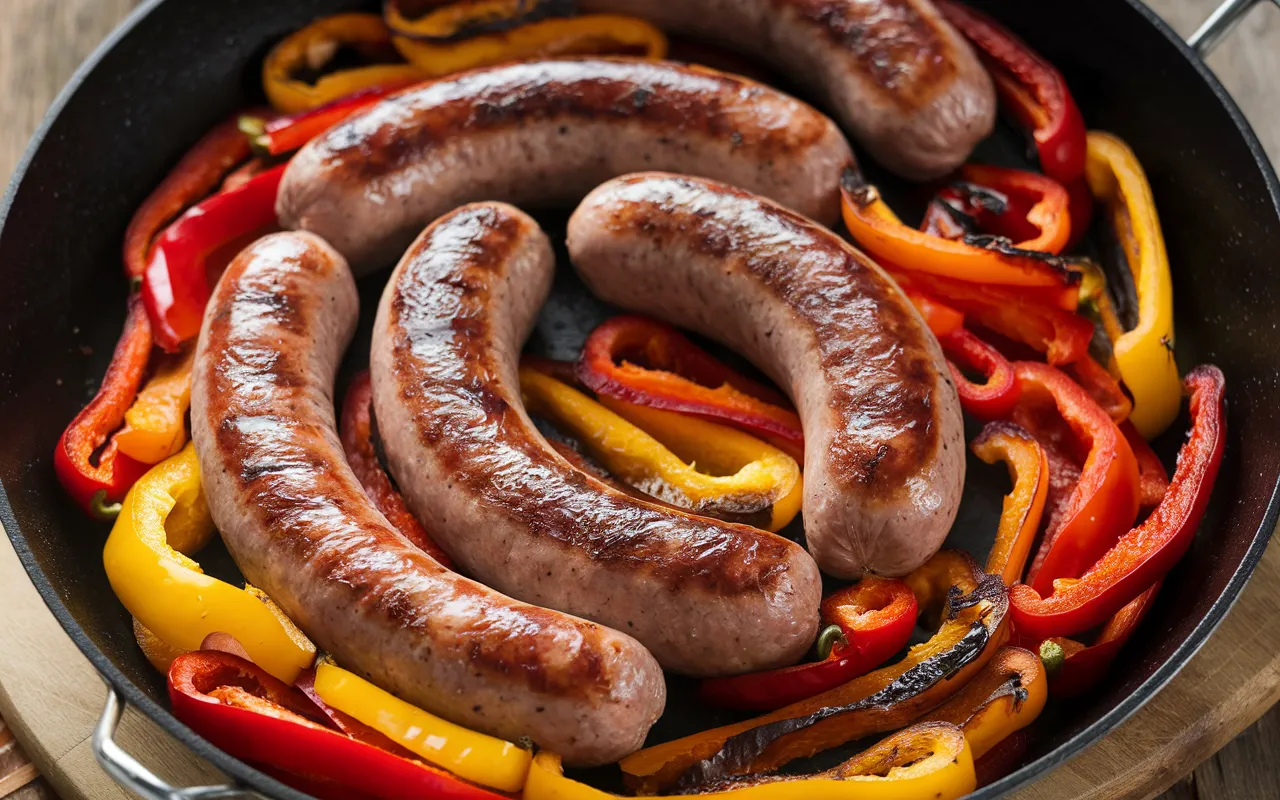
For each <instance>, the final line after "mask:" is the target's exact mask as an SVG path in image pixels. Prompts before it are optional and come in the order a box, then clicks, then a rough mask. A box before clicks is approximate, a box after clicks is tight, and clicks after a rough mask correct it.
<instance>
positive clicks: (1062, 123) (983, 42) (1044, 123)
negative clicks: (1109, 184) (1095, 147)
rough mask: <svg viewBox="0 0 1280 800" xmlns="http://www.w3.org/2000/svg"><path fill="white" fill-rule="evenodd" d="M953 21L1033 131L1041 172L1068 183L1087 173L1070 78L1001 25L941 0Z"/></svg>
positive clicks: (1006, 101) (1013, 109)
mask: <svg viewBox="0 0 1280 800" xmlns="http://www.w3.org/2000/svg"><path fill="white" fill-rule="evenodd" d="M937 6H938V10H939V11H941V12H942V14H943V15H944V16H945V17H946V18H947V21H948V22H950V23H951V24H952V25H955V26H956V28H957V29H958V30H959V31H960V32H961V33H962V34H964V35H965V37H966V38H967V39H968V40H969V41H970V42H972V43H973V44H974V47H975V48H976V49H977V51H978V57H979V58H981V59H982V63H983V65H984V66H986V68H987V71H988V72H989V73H991V78H992V80H994V81H995V84H996V92H997V94H999V95H1000V101H1001V102H1002V103H1003V104H1004V105H1005V107H1006V108H1007V109H1008V110H1009V111H1010V112H1011V113H1012V114H1013V116H1014V117H1015V118H1016V119H1017V120H1018V122H1020V123H1021V124H1022V125H1024V126H1025V127H1026V128H1028V129H1029V130H1030V131H1031V134H1032V136H1033V138H1034V139H1035V143H1036V150H1037V152H1038V153H1039V155H1040V168H1041V169H1042V170H1044V173H1045V174H1046V175H1048V176H1050V177H1052V178H1056V179H1057V180H1059V181H1062V182H1063V183H1068V182H1070V181H1071V180H1073V179H1075V178H1078V177H1079V176H1080V173H1081V171H1083V170H1084V161H1085V128H1084V118H1083V117H1082V116H1081V115H1080V109H1079V108H1078V107H1077V106H1076V102H1075V100H1074V99H1073V98H1072V97H1071V92H1070V90H1068V89H1067V82H1066V79H1064V78H1063V77H1062V73H1061V72H1059V71H1058V70H1057V68H1055V67H1054V66H1053V65H1052V64H1050V63H1049V62H1048V61H1046V60H1045V59H1044V58H1042V57H1041V56H1040V55H1039V54H1038V53H1036V52H1035V51H1034V50H1032V49H1031V48H1030V47H1028V46H1027V44H1026V43H1025V42H1023V41H1022V40H1021V39H1019V38H1018V37H1017V36H1015V35H1014V34H1013V33H1012V32H1011V31H1009V30H1008V29H1007V28H1005V27H1004V26H1002V25H1001V24H1000V23H998V22H996V21H995V20H993V19H991V18H990V17H988V16H987V15H986V14H983V13H982V12H981V11H978V10H977V9H975V8H974V7H973V6H970V5H964V4H962V3H958V2H955V0H938V3H937Z"/></svg>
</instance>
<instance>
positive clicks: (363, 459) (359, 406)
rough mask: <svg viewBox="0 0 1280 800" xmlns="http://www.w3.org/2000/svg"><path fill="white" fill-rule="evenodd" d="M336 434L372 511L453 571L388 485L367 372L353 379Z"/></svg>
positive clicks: (440, 550) (448, 562)
mask: <svg viewBox="0 0 1280 800" xmlns="http://www.w3.org/2000/svg"><path fill="white" fill-rule="evenodd" d="M339 431H340V438H341V439H342V451H343V453H344V454H345V455H346V456H347V464H348V465H350V467H351V471H352V472H354V473H355V474H356V480H358V481H360V486H361V487H363V488H364V493H365V494H366V495H368V497H369V500H370V501H371V502H372V503H373V505H374V507H375V508H377V509H378V511H380V512H382V516H384V517H386V518H387V522H390V523H391V527H393V528H395V529H396V530H398V531H400V534H401V535H402V536H404V538H406V539H408V540H409V541H410V542H412V543H413V544H415V545H417V546H418V548H419V549H420V550H422V551H423V552H425V553H426V554H427V555H429V556H431V557H432V558H434V559H435V560H436V561H438V562H440V564H441V565H443V566H445V567H448V568H449V569H453V560H452V559H450V558H449V556H448V554H447V553H445V552H444V550H443V549H441V547H440V545H438V544H436V542H435V540H434V539H432V538H431V535H430V534H428V533H427V530H426V528H424V527H422V523H421V522H418V518H417V517H415V516H414V515H413V514H412V513H411V512H410V511H409V507H408V506H407V505H405V502H404V497H403V496H402V495H401V494H400V492H399V491H397V490H396V487H395V486H394V485H393V484H392V483H391V477H390V476H389V475H387V471H386V470H385V469H383V468H382V462H380V461H379V460H378V451H377V448H376V447H375V446H374V444H373V385H372V384H371V383H370V381H369V373H368V372H367V371H366V372H361V373H360V374H359V375H356V376H355V377H354V378H352V380H351V385H350V386H349V387H348V388H347V396H346V398H345V399H344V400H343V401H342V422H341V424H340V425H339Z"/></svg>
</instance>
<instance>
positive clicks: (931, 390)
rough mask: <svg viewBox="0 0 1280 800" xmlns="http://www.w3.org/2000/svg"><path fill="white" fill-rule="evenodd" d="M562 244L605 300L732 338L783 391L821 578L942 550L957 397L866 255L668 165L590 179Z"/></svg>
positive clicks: (957, 485) (956, 493) (955, 503)
mask: <svg viewBox="0 0 1280 800" xmlns="http://www.w3.org/2000/svg"><path fill="white" fill-rule="evenodd" d="M568 240H569V256H570V258H571V259H572V260H573V264H574V268H575V269H577V271H578V274H579V275H581V276H582V279H583V280H584V281H585V282H586V284H587V286H588V287H589V288H590V289H591V290H592V291H593V292H594V293H595V294H596V295H597V296H598V297H600V298H601V299H603V300H604V301H605V302H608V303H613V304H615V305H618V306H621V307H623V308H626V309H628V310H633V311H639V312H642V313H645V314H650V315H652V316H655V317H658V318H660V319H664V320H666V321H668V322H670V323H672V324H674V325H680V326H682V327H685V328H689V329H692V330H694V331H696V332H698V333H701V334H703V335H705V336H708V337H710V338H712V339H716V340H718V341H720V342H722V343H724V344H726V345H727V346H729V347H731V348H733V349H734V350H735V351H737V352H739V353H741V354H743V355H744V356H746V357H747V358H749V359H751V361H752V362H754V363H755V364H756V366H758V367H760V368H761V369H762V370H764V371H765V372H766V373H767V374H768V375H769V376H770V377H772V378H773V379H774V380H775V381H776V382H777V383H778V385H779V386H781V387H782V388H783V389H784V390H785V391H786V392H787V393H788V394H789V395H790V396H791V399H792V401H793V402H794V403H795V404H796V408H797V410H798V412H799V413H800V417H801V422H802V424H803V427H804V438H805V465H804V466H805V469H804V489H805V499H804V511H803V518H804V526H805V538H806V540H807V542H808V546H809V550H810V552H811V553H813V555H814V558H816V559H817V561H818V565H819V566H820V567H822V570H823V571H824V572H826V573H829V574H832V575H836V576H839V577H842V578H856V577H858V576H860V575H861V574H863V573H864V572H874V573H877V574H881V575H903V574H906V573H907V572H909V571H911V570H912V569H914V568H915V567H917V566H919V565H920V564H922V563H924V562H925V561H926V560H927V559H928V558H929V556H931V555H932V554H933V553H934V552H936V551H937V550H938V548H939V547H940V546H941V545H942V542H943V540H944V539H945V538H946V536H947V532H948V530H949V529H950V527H951V523H952V521H953V520H954V519H955V515H956V510H957V508H958V507H959V503H960V493H961V489H962V486H963V483H964V466H965V465H964V439H963V436H964V426H963V422H962V419H961V416H960V406H959V400H958V398H957V395H956V390H955V386H954V385H953V384H952V382H951V377H950V373H949V372H948V370H947V368H946V365H945V362H944V361H943V358H942V353H941V350H940V348H939V346H938V343H937V341H936V340H935V339H934V337H933V334H931V333H930V332H929V330H928V328H926V327H925V325H924V322H923V321H922V320H921V319H920V317H919V315H918V314H917V313H916V311H915V309H914V307H913V306H912V305H911V302H910V301H909V300H908V299H907V298H906V297H905V296H904V295H903V294H902V293H901V291H899V289H898V288H897V285H896V284H894V283H893V281H892V280H890V279H889V277H888V276H887V275H885V273H884V272H883V271H882V270H881V269H880V268H879V267H878V266H877V265H876V264H875V263H874V262H872V261H871V259H869V258H868V257H866V256H865V255H863V254H862V253H861V252H860V251H858V250H856V249H854V248H853V247H852V246H850V245H849V244H848V243H846V242H845V241H844V240H842V239H841V238H840V237H838V236H836V235H835V234H833V233H831V232H830V231H828V230H827V229H826V228H823V227H821V226H819V225H816V224H814V223H813V222H812V221H810V220H807V219H805V218H803V217H801V216H799V215H797V214H795V213H793V212H791V211H788V210H786V209H784V208H782V207H780V206H778V205H777V204H776V203H773V202H770V201H769V200H766V199H764V198H762V197H757V196H753V195H751V194H749V193H747V192H743V191H741V190H739V189H734V188H732V187H729V186H726V185H724V184H719V183H715V182H714V181H707V180H702V179H698V178H691V177H687V176H680V175H670V174H665V173H642V174H637V175H628V176H624V177H622V178H618V179H616V180H612V181H609V182H608V183H605V184H603V185H602V186H600V187H599V188H597V189H596V190H595V191H593V192H592V193H591V194H590V195H588V196H587V198H586V199H585V200H583V201H582V205H580V206H579V207H578V208H577V210H576V211H574V213H573V216H572V217H571V218H570V220H569V233H568Z"/></svg>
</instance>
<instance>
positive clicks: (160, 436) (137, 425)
mask: <svg viewBox="0 0 1280 800" xmlns="http://www.w3.org/2000/svg"><path fill="white" fill-rule="evenodd" d="M195 352H196V349H195V348H194V347H190V348H188V349H187V351H186V352H185V353H181V354H179V355H178V356H177V357H175V358H168V359H166V360H165V361H164V362H163V363H162V364H161V366H160V367H159V368H158V369H157V370H156V374H155V375H153V376H151V379H150V380H148V381H147V384H146V386H144V387H142V391H140V392H138V396H137V398H135V399H134V401H133V405H131V406H129V410H128V411H126V412H125V413H124V427H123V428H121V429H120V432H119V433H117V434H116V436H115V442H116V447H118V448H119V449H120V452H121V453H124V454H125V455H127V456H129V457H130V458H132V459H134V460H136V461H141V462H142V463H143V464H159V463H160V462H161V461H164V460H165V459H166V458H168V457H169V456H171V455H173V454H174V453H176V452H178V451H179V450H181V449H182V445H184V444H186V442H187V420H186V417H187V406H189V405H191V366H192V364H193V363H194V361H195ZM178 549H180V550H181V549H182V548H178Z"/></svg>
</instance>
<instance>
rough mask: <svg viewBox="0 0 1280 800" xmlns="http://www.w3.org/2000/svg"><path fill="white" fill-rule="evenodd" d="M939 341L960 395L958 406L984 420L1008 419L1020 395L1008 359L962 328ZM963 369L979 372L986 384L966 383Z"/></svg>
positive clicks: (967, 380) (966, 379)
mask: <svg viewBox="0 0 1280 800" xmlns="http://www.w3.org/2000/svg"><path fill="white" fill-rule="evenodd" d="M938 342H939V343H940V344H941V345H942V352H943V353H945V354H946V356H947V359H948V360H947V366H948V367H949V368H950V369H951V377H952V379H953V380H954V381H955V384H956V393H957V394H959V395H960V407H961V408H962V409H964V411H965V412H966V413H968V414H972V415H973V416H975V417H977V418H978V419H983V420H991V419H999V418H1001V417H1005V416H1008V414H1009V412H1011V411H1012V410H1013V407H1014V405H1015V404H1016V403H1017V402H1018V395H1019V393H1020V388H1019V385H1018V381H1017V379H1016V378H1015V376H1014V374H1013V365H1012V364H1010V363H1009V360H1008V359H1007V358H1005V357H1004V356H1003V355H1001V353H1000V351H999V350H997V349H995V348H994V347H992V346H991V345H989V344H987V343H986V342H984V341H982V340H981V339H979V338H978V337H977V336H974V335H973V334H972V333H970V332H969V331H967V330H965V329H964V328H961V329H960V330H958V331H954V332H952V333H950V334H948V335H946V336H941V337H939V338H938ZM957 362H958V364H957ZM965 369H969V370H974V371H977V372H981V373H982V374H983V375H985V376H986V379H987V380H986V382H985V383H974V382H973V381H971V380H969V378H968V376H966V375H965V373H964V371H963V370H965Z"/></svg>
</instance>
